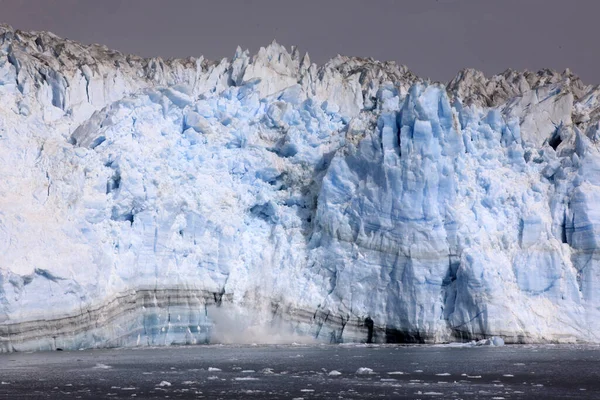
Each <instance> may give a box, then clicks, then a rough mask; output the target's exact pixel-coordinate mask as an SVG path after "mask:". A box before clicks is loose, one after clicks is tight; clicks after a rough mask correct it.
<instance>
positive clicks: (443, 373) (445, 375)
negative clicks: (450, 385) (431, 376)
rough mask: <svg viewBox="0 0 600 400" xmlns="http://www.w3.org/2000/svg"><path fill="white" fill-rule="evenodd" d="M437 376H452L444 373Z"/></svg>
mask: <svg viewBox="0 0 600 400" xmlns="http://www.w3.org/2000/svg"><path fill="white" fill-rule="evenodd" d="M435 375H436V376H450V374H449V373H448V372H442V373H441V374H435Z"/></svg>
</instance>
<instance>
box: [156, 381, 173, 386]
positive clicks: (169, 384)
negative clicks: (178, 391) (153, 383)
mask: <svg viewBox="0 0 600 400" xmlns="http://www.w3.org/2000/svg"><path fill="white" fill-rule="evenodd" d="M158 386H160V387H169V386H171V382H167V381H161V382H160V383H159V384H158Z"/></svg>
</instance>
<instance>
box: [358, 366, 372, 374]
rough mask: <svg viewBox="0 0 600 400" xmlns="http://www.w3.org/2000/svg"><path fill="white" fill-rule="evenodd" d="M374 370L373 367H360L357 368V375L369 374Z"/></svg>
mask: <svg viewBox="0 0 600 400" xmlns="http://www.w3.org/2000/svg"><path fill="white" fill-rule="evenodd" d="M372 373H373V370H372V369H371V368H366V367H360V368H359V369H357V370H356V374H357V375H368V374H372Z"/></svg>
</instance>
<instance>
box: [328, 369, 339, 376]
mask: <svg viewBox="0 0 600 400" xmlns="http://www.w3.org/2000/svg"><path fill="white" fill-rule="evenodd" d="M341 374H342V373H341V372H340V371H336V370H335V369H333V370H331V371H329V373H328V374H327V375H329V376H339V375H341Z"/></svg>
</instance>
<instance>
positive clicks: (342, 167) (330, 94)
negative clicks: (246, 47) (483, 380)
mask: <svg viewBox="0 0 600 400" xmlns="http://www.w3.org/2000/svg"><path fill="white" fill-rule="evenodd" d="M597 96H598V88H597V87H592V86H585V85H583V84H582V83H581V82H580V81H579V79H578V78H577V77H575V76H574V75H573V74H572V73H571V72H570V71H565V72H564V73H562V74H560V73H556V72H553V71H547V70H544V71H540V72H538V73H531V72H527V71H526V72H514V71H507V72H505V73H503V74H501V75H497V76H494V77H492V78H490V79H487V78H486V77H485V76H483V74H481V73H479V72H477V71H473V70H465V71H461V72H460V73H459V74H458V76H457V77H456V78H455V79H454V80H453V81H452V82H450V83H449V84H448V85H443V84H439V83H430V82H428V81H423V80H421V79H419V78H417V77H415V76H414V75H413V74H411V73H410V71H408V70H407V69H406V68H405V67H400V66H397V65H396V64H394V63H381V62H378V61H374V60H371V59H358V58H348V57H342V56H339V57H337V58H335V59H333V60H331V61H330V62H328V63H327V64H325V65H323V66H321V67H319V66H316V65H315V64H312V63H311V62H310V59H309V58H308V55H305V56H303V57H301V56H300V54H299V52H298V51H297V50H296V49H292V51H291V52H288V51H287V50H286V49H285V48H284V47H282V46H280V45H278V44H277V43H272V44H271V45H269V46H268V47H266V48H263V49H261V50H260V51H259V53H258V54H257V55H255V56H250V55H249V54H248V53H247V52H244V51H242V50H241V49H238V50H237V51H236V52H235V55H234V57H233V58H232V59H231V60H222V61H221V62H218V63H213V62H208V61H205V60H203V59H201V58H200V59H191V58H190V59H187V60H170V61H166V62H165V61H162V60H160V59H141V58H138V57H134V56H126V55H122V54H120V53H118V52H114V51H110V50H108V49H106V48H105V47H102V46H98V45H94V46H83V45H81V44H78V43H75V42H71V41H67V40H63V39H60V38H58V37H56V36H54V35H52V34H49V33H38V32H29V33H28V32H20V31H15V30H13V29H12V28H10V27H8V26H2V27H1V28H0V98H1V99H2V104H0V136H1V137H0V161H1V162H0V348H1V349H2V351H13V350H25V349H53V348H59V347H60V348H84V347H102V346H115V345H146V344H151V345H157V344H172V343H204V342H206V341H210V340H213V341H214V340H218V338H215V337H214V336H213V337H212V339H211V332H212V331H213V328H215V324H219V323H221V324H224V322H219V321H232V320H235V321H238V322H239V323H235V324H229V325H228V326H230V325H231V326H238V328H239V329H240V332H238V334H237V335H233V336H231V337H236V338H243V337H245V335H247V337H252V338H253V340H258V339H256V337H257V336H259V335H257V334H256V333H257V332H260V333H261V334H263V336H264V341H265V342H269V341H270V340H275V338H277V341H280V340H281V337H286V336H287V335H296V336H295V337H305V338H306V337H308V338H313V339H316V340H319V341H326V342H330V341H332V342H340V341H365V340H367V339H370V340H375V341H380V342H381V341H411V342H439V341H451V340H461V339H471V338H483V337H488V336H492V335H496V336H502V337H503V338H504V339H505V340H506V341H508V342H560V341H569V342H573V341H586V342H598V341H599V340H600V337H599V336H598V333H597V332H598V328H599V326H598V324H599V322H598V321H600V319H599V318H598V317H600V315H599V307H600V299H599V295H598V290H597V285H598V282H599V279H600V276H599V264H598V263H599V261H600V257H599V256H598V255H597V253H598V251H597V248H598V243H600V241H599V240H598V239H599V237H600V236H599V231H598V229H599V228H598V227H600V225H599V224H600V208H598V204H599V203H598V200H600V188H599V187H598V186H599V185H600V178H598V177H599V176H600V175H599V173H598V172H599V168H600V167H599V165H600V155H599V154H598V145H597V141H598V138H599V137H600V136H599V134H598V132H599V129H600V128H599V122H598V120H599V119H600V118H599V117H598V116H599V115H600V113H599V112H598V109H599V108H598V100H597ZM232 318H233V319H232ZM217 328H218V327H217ZM232 329H233V328H232ZM240 340H241V339H240Z"/></svg>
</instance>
